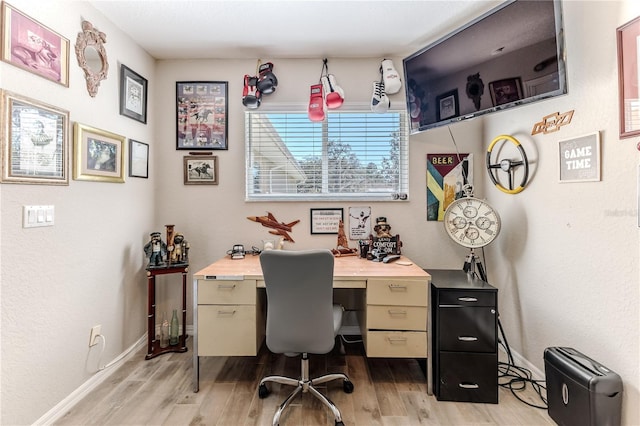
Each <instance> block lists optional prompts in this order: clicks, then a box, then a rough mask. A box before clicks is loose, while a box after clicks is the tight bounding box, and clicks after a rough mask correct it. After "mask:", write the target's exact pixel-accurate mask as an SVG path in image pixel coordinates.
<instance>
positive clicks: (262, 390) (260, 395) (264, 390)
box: [258, 383, 271, 399]
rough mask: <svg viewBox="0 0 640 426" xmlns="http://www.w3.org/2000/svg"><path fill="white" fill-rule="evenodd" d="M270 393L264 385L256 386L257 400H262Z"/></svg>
mask: <svg viewBox="0 0 640 426" xmlns="http://www.w3.org/2000/svg"><path fill="white" fill-rule="evenodd" d="M270 393H271V392H270V391H269V389H268V388H267V385H265V384H264V383H263V384H261V385H260V386H258V398H260V399H264V398H266V397H267V396H269V394H270Z"/></svg>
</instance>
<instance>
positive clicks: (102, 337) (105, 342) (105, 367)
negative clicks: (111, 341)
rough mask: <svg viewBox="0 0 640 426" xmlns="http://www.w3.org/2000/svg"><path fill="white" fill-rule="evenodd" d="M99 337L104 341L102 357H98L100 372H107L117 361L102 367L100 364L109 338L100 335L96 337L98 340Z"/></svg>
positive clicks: (101, 351)
mask: <svg viewBox="0 0 640 426" xmlns="http://www.w3.org/2000/svg"><path fill="white" fill-rule="evenodd" d="M98 337H99V338H101V339H102V349H101V350H100V356H99V357H98V371H102V370H105V369H107V368H109V367H111V366H112V365H113V364H115V363H116V361H117V360H113V361H111V362H110V363H108V364H106V365H104V366H102V367H100V362H101V361H102V355H103V354H104V350H105V349H106V347H107V338H106V337H104V336H103V335H102V334H98V335H97V336H96V338H98Z"/></svg>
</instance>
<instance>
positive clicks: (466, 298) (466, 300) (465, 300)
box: [458, 297, 478, 302]
mask: <svg viewBox="0 0 640 426" xmlns="http://www.w3.org/2000/svg"><path fill="white" fill-rule="evenodd" d="M458 300H459V301H461V302H477V301H478V299H476V298H475V297H458Z"/></svg>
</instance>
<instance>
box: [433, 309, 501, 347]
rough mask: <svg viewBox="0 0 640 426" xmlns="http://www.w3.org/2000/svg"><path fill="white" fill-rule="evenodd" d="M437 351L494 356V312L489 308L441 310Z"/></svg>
mask: <svg viewBox="0 0 640 426" xmlns="http://www.w3.org/2000/svg"><path fill="white" fill-rule="evenodd" d="M439 314H440V318H439V321H438V336H439V339H440V350H442V351H459V352H496V351H497V346H496V335H497V332H496V327H497V323H496V310H495V309H494V308H491V307H485V306H481V307H477V308H470V307H464V308H463V307H451V308H443V307H441V308H440V311H439Z"/></svg>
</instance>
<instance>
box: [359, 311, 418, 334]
mask: <svg viewBox="0 0 640 426" xmlns="http://www.w3.org/2000/svg"><path fill="white" fill-rule="evenodd" d="M367 328H368V329H377V330H415V331H427V308H426V307H424V306H384V305H383V306H380V305H369V306H367Z"/></svg>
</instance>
